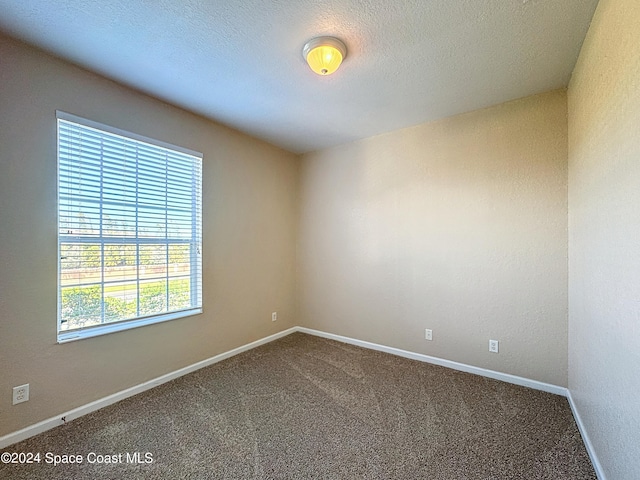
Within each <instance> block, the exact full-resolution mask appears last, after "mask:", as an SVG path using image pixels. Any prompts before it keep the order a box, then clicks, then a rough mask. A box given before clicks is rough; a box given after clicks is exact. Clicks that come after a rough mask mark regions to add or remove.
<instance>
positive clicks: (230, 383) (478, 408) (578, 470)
mask: <svg viewBox="0 0 640 480" xmlns="http://www.w3.org/2000/svg"><path fill="white" fill-rule="evenodd" d="M5 451H8V452H40V453H41V456H42V459H41V463H40V464H32V465H22V466H18V465H3V464H0V478H2V479H103V478H108V479H128V478H131V479H138V478H141V479H147V478H148V479H165V478H166V479H181V478H190V479H212V478H229V479H267V478H278V479H280V478H282V479H285V478H291V479H294V478H296V479H297V478H300V479H302V478H309V479H311V478H313V479H355V478H367V479H369V478H370V479H377V478H382V479H396V478H398V479H434V480H435V479H511V478H513V479H553V480H559V479H580V480H584V479H595V478H596V476H595V473H594V471H593V468H592V466H591V464H590V462H589V458H588V455H587V453H586V451H585V447H584V444H583V442H582V439H581V437H580V434H579V432H578V430H577V428H576V424H575V422H574V420H573V417H572V415H571V410H570V408H569V405H568V403H567V400H566V399H565V398H563V397H560V396H556V395H552V394H548V393H543V392H539V391H536V390H531V389H527V388H524V387H518V386H514V385H510V384H507V383H503V382H499V381H495V380H490V379H487V378H483V377H478V376H474V375H471V374H466V373H461V372H457V371H454V370H450V369H446V368H443V367H437V366H433V365H429V364H425V363H420V362H417V361H413V360H407V359H404V358H399V357H395V356H392V355H389V354H385V353H380V352H375V351H370V350H365V349H362V348H358V347H354V346H351V345H345V344H341V343H338V342H335V341H331V340H325V339H321V338H317V337H313V336H309V335H305V334H301V333H295V334H293V335H289V336H288V337H285V338H282V339H280V340H277V341H275V342H272V343H270V344H268V345H265V346H262V347H259V348H256V349H254V350H252V351H250V352H246V353H243V354H240V355H238V356H236V357H233V358H231V359H229V360H226V361H224V362H221V363H218V364H216V365H213V366H211V367H207V368H205V369H202V370H199V371H198V372H195V373H193V374H190V375H187V376H185V377H182V378H179V379H177V380H175V381H172V382H170V383H167V384H164V385H162V386H160V387H157V388H155V389H153V390H149V391H147V392H145V393H142V394H140V395H137V396H135V397H132V398H129V399H127V400H124V401H122V402H119V403H117V404H115V405H112V406H110V407H107V408H104V409H102V410H100V411H98V412H95V413H93V414H90V415H87V416H85V417H82V418H80V419H77V420H75V421H73V422H70V423H69V424H67V425H64V426H62V427H58V428H56V429H54V430H51V431H49V432H46V433H44V434H41V435H38V436H36V437H33V438H31V439H29V440H27V441H24V442H21V443H19V444H16V445H13V446H11V447H9V448H7V449H6V450H5ZM47 452H50V453H51V454H55V455H64V454H80V455H82V456H83V463H82V464H79V465H58V466H55V467H54V466H53V465H47V464H45V455H46V453H47ZM135 452H139V453H140V461H141V462H144V461H145V460H147V459H150V460H152V462H151V463H137V461H138V460H137V459H136V458H134V455H135ZM146 453H149V454H150V455H151V457H146V458H145V454H146ZM120 454H122V455H120ZM127 454H129V457H128V458H127ZM97 455H110V456H111V457H110V458H111V459H116V460H118V461H122V463H112V464H106V463H89V460H92V461H97V460H100V459H101V457H98V456H97ZM114 456H115V457H114ZM49 459H50V460H52V457H49ZM127 460H128V461H127ZM132 462H134V463H132Z"/></svg>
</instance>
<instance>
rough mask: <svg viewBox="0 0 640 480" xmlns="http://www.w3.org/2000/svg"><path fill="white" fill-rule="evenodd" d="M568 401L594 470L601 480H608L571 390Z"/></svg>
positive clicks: (568, 392) (568, 393) (568, 391)
mask: <svg viewBox="0 0 640 480" xmlns="http://www.w3.org/2000/svg"><path fill="white" fill-rule="evenodd" d="M567 400H569V406H570V407H571V411H572V412H573V418H574V419H575V420H576V425H578V430H579V431H580V435H582V441H583V442H584V446H585V448H586V449H587V453H588V454H589V458H590V459H591V464H592V465H593V469H594V470H595V471H596V475H597V476H598V479H599V480H606V477H605V476H604V472H603V471H602V465H600V461H599V460H598V457H597V456H596V452H595V450H594V449H593V444H592V443H591V440H590V439H589V434H588V433H587V429H586V428H585V426H584V424H583V423H582V418H581V417H580V413H579V412H578V407H577V406H576V404H575V402H574V401H573V397H572V396H571V390H567Z"/></svg>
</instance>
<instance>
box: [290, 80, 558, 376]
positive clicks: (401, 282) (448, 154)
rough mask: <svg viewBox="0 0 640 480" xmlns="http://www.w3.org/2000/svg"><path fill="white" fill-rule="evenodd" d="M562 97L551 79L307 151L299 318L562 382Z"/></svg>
mask: <svg viewBox="0 0 640 480" xmlns="http://www.w3.org/2000/svg"><path fill="white" fill-rule="evenodd" d="M566 108H567V106H566V93H565V91H555V92H551V93H546V94H542V95H537V96H533V97H528V98H525V99H522V100H517V101H514V102H510V103H506V104H502V105H499V106H496V107H492V108H488V109H484V110H480V111H476V112H472V113H469V114H465V115H460V116H456V117H452V118H449V119H445V120H442V121H438V122H434V123H427V124H422V125H419V126H416V127H413V128H408V129H404V130H400V131H396V132H392V133H389V134H385V135H380V136H377V137H373V138H369V139H365V140H363V141H358V142H355V143H351V144H348V145H344V146H340V147H336V148H332V149H328V150H323V151H320V152H316V153H311V154H307V155H305V156H303V162H302V166H301V172H300V175H301V177H300V178H301V187H300V191H301V194H300V208H301V210H300V211H301V215H300V227H299V244H298V249H299V250H298V268H299V277H298V280H299V283H298V297H299V298H298V301H299V314H300V320H301V323H302V325H304V326H306V327H310V328H315V329H318V330H323V331H327V332H332V333H335V334H340V335H345V336H349V337H355V338H358V339H361V340H366V341H370V342H375V343H381V344H384V345H389V346H393V347H397V348H402V349H406V350H410V351H413V352H419V353H424V354H428V355H433V356H436V357H440V358H445V359H449V360H453V361H457V362H462V363H466V364H471V365H475V366H479V367H483V368H489V369H492V370H497V371H500V372H506V373H510V374H514V375H520V376H523V377H527V378H531V379H535V380H539V381H543V382H548V383H551V384H555V385H560V386H566V384H567V183H566V182H567V117H566V114H567V110H566ZM425 328H431V329H433V341H430V342H429V341H426V340H425V339H424V329H425ZM490 338H491V339H498V340H499V341H500V353H499V354H497V355H496V354H492V353H489V352H488V342H489V339H490Z"/></svg>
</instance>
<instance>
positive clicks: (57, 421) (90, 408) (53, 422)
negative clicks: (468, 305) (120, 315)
mask: <svg viewBox="0 0 640 480" xmlns="http://www.w3.org/2000/svg"><path fill="white" fill-rule="evenodd" d="M294 332H302V333H307V334H310V335H315V336H317V337H323V338H328V339H331V340H336V341H338V342H342V343H348V344H351V345H356V346H359V347H363V348H368V349H371V350H378V351H380V352H386V353H390V354H392V355H397V356H400V357H405V358H410V359H413V360H418V361H421V362H426V363H432V364H434V365H440V366H442V367H447V368H452V369H454V370H459V371H461V372H467V373H472V374H475V375H481V376H483V377H488V378H493V379H495V380H502V381H504V382H508V383H513V384H515V385H521V386H524V387H529V388H533V389H536V390H542V391H544V392H549V393H553V394H556V395H562V396H565V397H568V398H569V399H570V398H571V397H570V396H569V394H568V390H567V389H566V388H564V387H559V386H557V385H551V384H549V383H544V382H539V381H537V380H531V379H528V378H524V377H518V376H516V375H510V374H508V373H501V372H496V371H493V370H487V369H484V368H480V367H474V366H472V365H466V364H464V363H458V362H453V361H451V360H445V359H442V358H437V357H431V356H429V355H423V354H421V353H415V352H409V351H407V350H401V349H399V348H394V347H388V346H386V345H379V344H377V343H371V342H365V341H363V340H357V339H355V338H349V337H343V336H341V335H334V334H332V333H326V332H322V331H319V330H313V329H310V328H305V327H292V328H289V329H287V330H283V331H282V332H279V333H276V334H274V335H270V336H268V337H265V338H262V339H260V340H256V341H255V342H251V343H248V344H246V345H243V346H240V347H238V348H234V349H233V350H229V351H228V352H224V353H221V354H219V355H215V356H213V357H211V358H208V359H206V360H203V361H201V362H197V363H194V364H193V365H189V366H188V367H184V368H181V369H179V370H176V371H174V372H170V373H167V374H165V375H162V376H160V377H157V378H154V379H153V380H149V381H147V382H144V383H141V384H139V385H136V386H134V387H131V388H127V389H126V390H122V391H120V392H117V393H114V394H112V395H109V396H106V397H104V398H101V399H98V400H96V401H94V402H91V403H88V404H86V405H83V406H80V407H78V408H74V409H73V410H69V411H68V412H64V413H61V414H59V415H56V416H55V417H52V418H49V419H47V420H43V421H41V422H38V423H36V424H34V425H30V426H28V427H26V428H23V429H22V430H18V431H17V432H13V433H9V434H7V435H5V436H3V437H0V449H2V448H6V447H8V446H9V445H13V444H14V443H17V442H20V441H22V440H26V439H27V438H29V437H32V436H34V435H38V434H39V433H43V432H46V431H47V430H50V429H52V428H54V427H57V426H59V425H62V424H64V423H65V421H66V422H69V421H71V420H74V419H76V418H78V417H81V416H83V415H87V414H88V413H91V412H94V411H96V410H99V409H100V408H104V407H106V406H108V405H111V404H114V403H116V402H119V401H120V400H124V399H125V398H128V397H131V396H133V395H136V394H138V393H142V392H144V391H146V390H149V389H151V388H153V387H157V386H158V385H162V384H163V383H166V382H168V381H170V380H173V379H175V378H178V377H181V376H183V375H186V374H188V373H191V372H194V371H196V370H199V369H201V368H204V367H208V366H209V365H213V364H214V363H218V362H220V361H222V360H225V359H227V358H230V357H233V356H235V355H238V354H239V353H242V352H246V351H247V350H251V349H253V348H256V347H258V346H260V345H264V344H266V343H269V342H272V341H274V340H277V339H278V338H282V337H285V336H287V335H289V334H291V333H294ZM569 403H570V404H571V408H572V410H573V413H574V416H575V417H576V422H577V423H578V427H579V428H580V433H581V434H582V437H583V438H584V440H585V444H586V445H587V450H588V451H589V455H590V457H591V459H592V462H593V463H594V468H596V472H597V473H598V475H599V478H600V479H601V480H604V477H602V476H600V473H599V472H598V468H599V464H598V463H597V461H596V459H595V456H594V455H593V453H592V449H591V448H590V446H591V444H590V443H589V442H588V437H587V436H586V434H585V432H584V429H583V427H582V424H581V423H580V422H579V421H578V419H579V417H578V414H577V412H576V410H575V406H574V405H573V403H572V401H571V400H569ZM63 418H64V420H63ZM596 466H597V467H596Z"/></svg>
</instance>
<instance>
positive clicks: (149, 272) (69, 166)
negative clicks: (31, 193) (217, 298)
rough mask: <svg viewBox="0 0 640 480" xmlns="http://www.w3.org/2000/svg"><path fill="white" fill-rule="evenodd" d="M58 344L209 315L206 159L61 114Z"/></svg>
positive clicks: (198, 154)
mask: <svg viewBox="0 0 640 480" xmlns="http://www.w3.org/2000/svg"><path fill="white" fill-rule="evenodd" d="M57 119H58V252H59V263H58V342H66V341H70V340H75V339H78V338H85V337H91V336H95V335H102V334H105V333H110V332H114V331H118V330H124V329H127V328H133V327H138V326H142V325H147V324H150V323H156V322H161V321H165V320H171V319H174V318H179V317H184V316H187V315H193V314H196V313H201V312H202V255H201V241H202V233H201V230H202V213H201V212H202V210H201V203H202V201H201V198H202V192H201V183H202V154H200V153H196V152H192V151H188V150H185V149H183V148H180V147H174V146H172V145H167V144H164V143H162V142H158V141H156V140H151V139H148V138H143V137H140V136H138V135H134V134H131V133H127V132H123V131H121V130H118V129H114V128H112V127H108V126H105V125H100V124H97V123H95V122H91V121H88V120H85V119H82V118H78V117H75V116H73V115H69V114H66V113H63V112H57Z"/></svg>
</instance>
